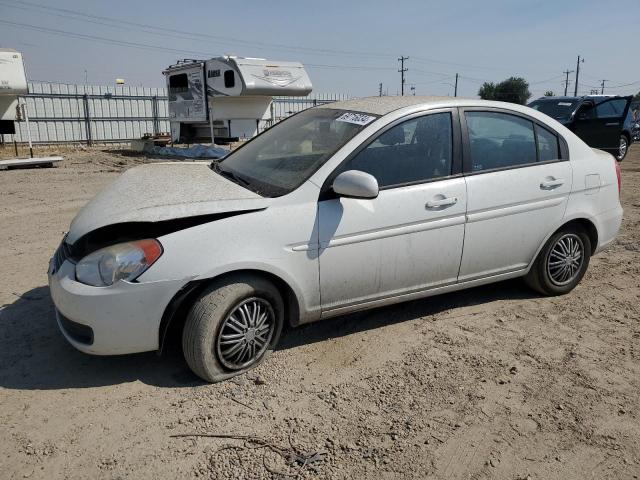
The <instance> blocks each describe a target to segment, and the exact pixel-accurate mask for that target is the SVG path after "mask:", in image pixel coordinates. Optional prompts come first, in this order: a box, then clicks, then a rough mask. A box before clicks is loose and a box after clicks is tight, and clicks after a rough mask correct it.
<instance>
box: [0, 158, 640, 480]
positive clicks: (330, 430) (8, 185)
mask: <svg viewBox="0 0 640 480" xmlns="http://www.w3.org/2000/svg"><path fill="white" fill-rule="evenodd" d="M5 154H6V155H5ZM3 155H4V156H7V155H10V153H7V152H4V153H3ZM65 155H66V159H65V160H64V162H62V164H61V165H60V166H59V167H57V168H50V169H32V170H14V171H1V172H0V265H1V272H2V275H1V276H0V305H2V306H0V478H7V479H9V478H43V479H45V478H46V479H51V478H74V479H75V478H78V479H80V478H82V479H86V478H106V479H123V478H136V479H137V478H149V479H151V478H192V477H204V478H212V479H220V478H247V479H254V478H295V477H297V476H298V477H300V478H368V479H373V478H384V479H391V478H415V479H436V478H438V479H463V478H464V479H467V478H473V479H481V478H496V479H510V480H516V479H563V480H571V479H575V480H578V479H587V478H589V479H598V480H600V479H631V478H634V479H635V478H638V477H639V476H640V264H639V262H638V261H639V260H640V257H639V255H640V230H639V227H640V146H635V147H634V148H632V150H631V152H630V154H629V156H628V158H627V159H626V160H625V161H624V162H623V163H622V168H623V179H622V182H623V194H622V200H623V206H624V208H625V216H624V223H623V227H622V230H621V232H620V235H619V237H618V240H617V241H616V243H615V245H613V246H612V247H611V248H610V249H609V250H607V251H606V252H603V253H601V254H599V255H598V256H596V257H594V258H593V259H592V261H591V266H590V268H589V271H588V272H587V275H586V277H585V279H584V280H583V282H582V283H581V284H580V285H579V286H578V287H577V288H576V289H575V290H574V291H573V292H572V293H571V294H569V295H566V296H563V297H557V298H544V297H540V296H538V295H537V294H534V293H532V292H531V291H530V290H528V289H527V288H526V287H524V286H523V285H522V283H521V282H519V281H510V282H504V283H500V284H495V285H491V286H486V287H481V288H475V289H472V290H468V291H465V292H460V293H453V294H447V295H444V296H440V297H435V298H430V299H426V300H422V301H416V302H412V303H408V304H403V305H399V306H395V307H389V308H383V309H379V310H374V311H370V312H366V313H361V314H357V315H351V316H347V317H342V318H338V319H334V320H329V321H325V322H321V323H317V324H313V325H309V326H306V327H303V328H300V329H297V330H291V331H287V332H285V334H284V337H283V339H282V342H281V345H280V347H279V349H278V350H277V351H276V352H274V354H273V355H272V356H271V357H270V358H269V359H268V360H267V361H266V363H265V364H263V365H262V366H261V367H259V368H257V369H255V370H253V371H252V372H251V373H249V374H248V375H246V376H242V377H239V378H236V379H234V380H232V381H227V382H224V383H222V384H217V385H205V384H202V383H201V382H200V381H198V379H197V378H196V377H195V376H194V375H192V374H191V373H190V372H189V370H188V368H187V365H186V363H185V362H184V360H183V359H182V356H181V352H180V350H179V348H178V346H177V345H173V346H172V347H171V348H170V349H169V351H168V352H167V353H165V355H164V356H162V357H158V356H157V355H156V354H155V353H148V354H139V355H129V356H122V357H111V358H102V357H90V356H87V355H84V354H82V353H79V352H77V351H76V350H74V349H73V348H72V347H71V346H69V345H68V344H67V343H66V342H65V340H64V339H63V337H62V336H61V335H60V333H59V332H58V330H57V327H56V325H55V320H54V315H53V306H52V304H51V301H50V299H49V291H48V287H47V279H46V269H47V263H48V260H49V257H50V256H51V254H52V252H53V251H54V249H55V247H56V246H57V244H58V243H59V242H60V239H61V237H62V235H63V232H64V231H65V230H66V229H67V227H68V225H69V222H70V221H71V219H72V217H73V216H74V215H75V213H76V212H77V211H78V209H79V208H80V207H81V206H82V205H83V204H84V203H85V202H86V201H87V200H89V199H90V198H91V197H92V196H93V195H94V194H95V193H96V192H97V191H98V190H99V189H100V188H101V187H103V186H104V185H105V184H106V183H108V182H109V181H110V180H113V179H114V178H115V177H116V176H117V175H118V174H119V172H121V171H122V170H123V169H126V168H128V167H130V166H132V165H134V164H136V163H139V162H141V161H144V158H141V157H131V156H126V155H123V154H120V153H118V152H117V151H113V152H104V151H101V150H99V149H94V150H89V151H87V150H83V149H75V150H74V149H69V150H68V151H66V152H65ZM192 433H199V434H211V435H245V436H248V437H250V438H243V439H234V438H212V437H175V435H181V434H192ZM314 453H317V454H318V455H316V456H312V454H314ZM304 458H306V459H307V463H306V464H304V461H303V460H302V459H304ZM296 460H297V462H296Z"/></svg>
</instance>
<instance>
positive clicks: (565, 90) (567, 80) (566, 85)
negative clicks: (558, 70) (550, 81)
mask: <svg viewBox="0 0 640 480" xmlns="http://www.w3.org/2000/svg"><path fill="white" fill-rule="evenodd" d="M573 72H574V71H573V70H565V71H564V72H562V73H564V74H565V75H566V76H567V78H566V79H565V81H564V96H565V97H566V96H567V88H569V74H570V73H573Z"/></svg>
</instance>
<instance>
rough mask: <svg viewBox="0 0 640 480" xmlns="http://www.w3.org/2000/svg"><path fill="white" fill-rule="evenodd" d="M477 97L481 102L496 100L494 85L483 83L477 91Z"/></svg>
mask: <svg viewBox="0 0 640 480" xmlns="http://www.w3.org/2000/svg"><path fill="white" fill-rule="evenodd" d="M478 95H479V96H480V98H481V99H483V100H495V99H496V84H495V83H493V82H484V83H483V84H482V86H481V87H480V90H478Z"/></svg>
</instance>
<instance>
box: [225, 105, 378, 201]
mask: <svg viewBox="0 0 640 480" xmlns="http://www.w3.org/2000/svg"><path fill="white" fill-rule="evenodd" d="M376 118H378V117H377V116H374V115H368V114H362V113H357V112H347V111H345V110H335V109H328V108H312V109H309V110H305V111H303V112H301V113H298V114H297V115H293V116H291V117H289V118H287V119H286V120H283V121H282V122H280V123H278V124H276V125H275V126H273V127H272V128H270V129H269V130H266V131H265V132H263V133H262V134H260V135H258V136H257V137H255V138H254V139H253V140H251V141H249V142H247V143H246V144H244V145H243V146H242V147H240V148H239V149H238V150H236V151H234V152H232V153H231V154H229V155H228V156H227V157H225V158H224V159H223V160H221V161H220V162H219V163H218V164H217V165H214V166H213V168H214V170H216V171H217V172H218V173H220V174H221V175H224V176H226V177H227V178H230V179H231V180H234V181H236V183H239V184H241V185H243V186H245V187H246V188H249V189H251V190H254V191H255V192H257V193H259V194H260V195H263V196H268V197H278V196H280V195H285V194H287V193H289V192H291V191H293V190H295V189H296V188H297V187H299V186H300V185H302V183H303V182H304V181H305V180H307V178H309V177H310V176H311V175H312V174H313V173H314V172H315V171H316V170H317V169H318V168H319V167H320V166H321V165H322V164H324V162H326V161H327V160H328V159H329V158H330V157H331V156H332V155H333V154H334V153H335V152H336V151H337V150H338V149H339V148H340V147H342V146H343V145H344V144H345V143H347V142H348V141H349V140H351V139H352V138H353V137H354V136H355V135H356V134H357V133H358V132H360V131H361V130H362V129H364V128H365V127H366V125H368V124H370V123H371V122H372V121H374V120H375V119H376Z"/></svg>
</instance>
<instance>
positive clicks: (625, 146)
mask: <svg viewBox="0 0 640 480" xmlns="http://www.w3.org/2000/svg"><path fill="white" fill-rule="evenodd" d="M628 151H629V141H628V140H627V136H626V135H620V144H619V146H618V153H617V154H616V160H618V161H619V162H621V161H622V160H624V157H626V156H627V152H628Z"/></svg>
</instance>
